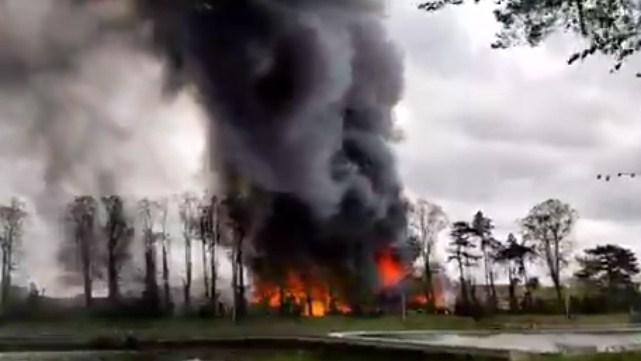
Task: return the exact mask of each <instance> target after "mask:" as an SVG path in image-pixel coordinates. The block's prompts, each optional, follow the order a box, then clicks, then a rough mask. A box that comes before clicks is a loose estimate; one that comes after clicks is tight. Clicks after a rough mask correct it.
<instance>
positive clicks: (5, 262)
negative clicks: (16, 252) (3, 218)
mask: <svg viewBox="0 0 641 361" xmlns="http://www.w3.org/2000/svg"><path fill="white" fill-rule="evenodd" d="M3 241H4V242H5V243H4V244H3V245H2V308H3V309H5V310H6V308H7V306H8V303H9V291H8V290H7V283H8V282H7V279H8V276H9V267H8V266H9V251H8V248H9V247H8V241H7V240H3Z"/></svg>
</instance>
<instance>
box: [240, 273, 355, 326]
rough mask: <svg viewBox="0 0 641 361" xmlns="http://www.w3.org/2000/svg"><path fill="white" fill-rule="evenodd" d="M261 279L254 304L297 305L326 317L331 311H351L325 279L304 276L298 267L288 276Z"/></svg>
mask: <svg viewBox="0 0 641 361" xmlns="http://www.w3.org/2000/svg"><path fill="white" fill-rule="evenodd" d="M281 283H282V284H281V285H278V284H276V283H274V282H267V281H260V280H259V281H258V282H256V284H255V287H254V297H253V299H252V301H251V303H252V304H254V305H266V306H268V307H269V308H270V309H272V310H284V309H286V308H294V309H296V310H298V312H297V313H299V314H300V315H301V316H305V317H324V316H326V315H328V314H330V313H339V314H349V313H351V312H352V308H351V307H350V306H349V305H348V304H347V303H346V302H344V301H341V300H338V299H336V298H335V297H334V296H332V294H331V292H330V290H329V287H328V286H327V285H325V284H323V283H322V282H318V281H316V280H312V279H309V278H306V277H303V276H301V274H300V273H297V272H295V271H289V272H287V276H286V277H285V280H284V281H283V282H281Z"/></svg>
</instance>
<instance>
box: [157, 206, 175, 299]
mask: <svg viewBox="0 0 641 361" xmlns="http://www.w3.org/2000/svg"><path fill="white" fill-rule="evenodd" d="M158 211H159V213H160V233H159V234H158V238H159V239H160V245H161V249H162V282H163V295H164V303H165V307H166V308H167V309H169V310H171V309H173V307H174V303H173V300H172V298H171V285H170V283H169V255H170V253H171V237H169V233H168V232H167V217H168V214H169V200H168V199H166V198H164V199H162V200H161V201H159V202H158Z"/></svg>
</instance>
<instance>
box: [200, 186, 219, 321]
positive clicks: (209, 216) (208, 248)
mask: <svg viewBox="0 0 641 361" xmlns="http://www.w3.org/2000/svg"><path fill="white" fill-rule="evenodd" d="M199 236H200V237H201V239H202V241H203V245H205V248H204V249H203V253H205V254H206V255H207V257H206V258H203V268H209V276H210V277H211V278H210V282H207V281H206V282H205V286H208V287H209V290H208V291H209V292H206V296H207V297H208V298H209V299H210V300H211V305H212V307H213V311H214V314H215V313H216V309H217V306H218V295H217V289H216V283H217V282H216V281H217V273H218V272H217V260H216V246H217V245H218V244H220V238H221V223H220V207H219V202H218V197H216V196H213V197H211V200H210V202H209V203H203V205H202V206H201V216H200V234H199ZM207 260H208V261H209V264H205V262H206V261H207ZM205 276H207V274H205Z"/></svg>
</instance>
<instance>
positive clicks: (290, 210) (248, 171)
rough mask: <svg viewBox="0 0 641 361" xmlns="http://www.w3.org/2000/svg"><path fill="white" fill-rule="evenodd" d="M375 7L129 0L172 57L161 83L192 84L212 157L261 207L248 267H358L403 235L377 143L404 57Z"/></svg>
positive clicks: (389, 170)
mask: <svg viewBox="0 0 641 361" xmlns="http://www.w3.org/2000/svg"><path fill="white" fill-rule="evenodd" d="M381 7H382V6H381V5H380V4H379V3H378V2H377V1H372V0H317V1H312V0H227V1H226V0H210V1H205V0H200V1H177V0H175V1H171V0H164V1H162V0H156V1H152V0H143V1H142V2H141V8H142V12H143V14H145V15H146V16H147V19H149V20H150V21H151V23H152V28H153V32H154V36H155V40H156V41H157V44H158V45H159V46H160V48H161V49H162V51H163V52H164V53H165V54H166V55H167V59H168V62H169V64H170V66H171V75H170V79H169V82H168V84H169V85H170V88H173V87H176V86H181V85H183V84H195V85H196V86H197V89H198V90H199V96H200V98H201V101H202V102H203V104H204V106H205V107H206V109H207V111H208V113H209V117H210V118H211V124H212V127H211V129H212V137H211V138H212V144H213V145H212V155H214V156H215V157H212V159H216V160H217V166H218V167H219V170H220V169H222V172H223V173H226V174H228V175H230V176H231V175H233V176H234V178H238V177H240V178H241V179H243V180H244V181H245V182H247V183H249V185H250V188H251V189H252V192H251V195H250V198H251V199H252V200H253V202H250V204H251V205H250V208H253V210H252V214H260V215H261V216H260V217H257V218H259V219H254V220H252V222H251V231H250V232H249V233H248V237H249V238H251V242H250V244H249V247H248V248H250V249H251V251H252V252H250V254H251V255H252V257H253V259H254V265H255V270H257V271H259V272H275V271H276V270H278V269H282V268H283V267H297V268H299V269H306V270H309V269H319V270H321V271H319V272H325V271H326V270H328V269H331V270H334V271H336V270H347V271H349V270H359V271H362V270H366V269H369V268H370V267H371V266H372V263H373V261H372V260H373V257H374V253H375V252H377V251H378V250H380V249H382V248H385V247H389V246H390V245H392V244H393V243H394V242H395V241H397V240H399V239H400V237H402V233H403V230H404V228H405V215H404V214H405V212H404V207H403V202H402V200H401V197H400V194H401V188H402V187H401V183H400V180H399V177H398V175H397V171H396V167H395V161H394V156H393V154H392V152H391V150H390V146H389V142H390V140H391V139H392V138H393V131H394V123H393V117H392V109H393V107H394V105H395V104H396V103H397V102H398V101H399V99H400V96H401V92H402V88H403V79H402V75H403V66H402V61H401V56H400V54H399V52H398V51H397V49H396V48H395V47H394V45H393V44H392V43H391V42H390V40H389V39H388V38H387V35H386V32H385V29H384V24H383V23H382V21H381V13H382V12H381ZM227 189H228V190H229V191H230V192H231V191H233V189H234V184H231V183H230V184H227ZM257 208H260V209H261V211H256V209H257ZM323 270H324V271H323Z"/></svg>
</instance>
